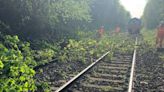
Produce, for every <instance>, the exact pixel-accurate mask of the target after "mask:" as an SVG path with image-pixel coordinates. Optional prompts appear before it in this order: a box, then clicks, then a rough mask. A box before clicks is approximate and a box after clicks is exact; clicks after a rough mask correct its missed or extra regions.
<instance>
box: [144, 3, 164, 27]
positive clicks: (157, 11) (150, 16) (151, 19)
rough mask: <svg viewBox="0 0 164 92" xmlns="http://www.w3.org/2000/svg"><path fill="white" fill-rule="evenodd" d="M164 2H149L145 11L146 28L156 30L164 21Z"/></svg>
mask: <svg viewBox="0 0 164 92" xmlns="http://www.w3.org/2000/svg"><path fill="white" fill-rule="evenodd" d="M163 4H164V0H148V3H147V5H146V7H145V10H144V15H143V20H144V24H145V26H146V28H148V29H154V28H156V27H157V25H158V24H159V22H160V21H161V20H164V6H163Z"/></svg>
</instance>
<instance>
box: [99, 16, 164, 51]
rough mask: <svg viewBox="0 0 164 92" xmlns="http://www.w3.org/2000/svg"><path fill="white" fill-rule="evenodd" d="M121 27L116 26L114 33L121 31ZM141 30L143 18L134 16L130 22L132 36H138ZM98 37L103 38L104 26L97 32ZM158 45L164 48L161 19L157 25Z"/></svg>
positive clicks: (163, 30) (163, 31) (163, 27)
mask: <svg viewBox="0 0 164 92" xmlns="http://www.w3.org/2000/svg"><path fill="white" fill-rule="evenodd" d="M120 30H121V29H120V27H119V26H116V28H115V31H114V33H115V34H118V33H120ZM140 30H141V20H139V19H137V18H133V19H131V20H130V21H129V23H128V33H129V34H130V35H131V36H135V37H136V36H138V35H140ZM97 34H98V37H99V38H102V37H103V35H104V26H101V27H100V29H99V30H98V32H97ZM156 34H157V35H156V47H157V48H164V47H163V43H164V42H163V41H164V21H161V22H160V24H159V25H158V27H157V33H156Z"/></svg>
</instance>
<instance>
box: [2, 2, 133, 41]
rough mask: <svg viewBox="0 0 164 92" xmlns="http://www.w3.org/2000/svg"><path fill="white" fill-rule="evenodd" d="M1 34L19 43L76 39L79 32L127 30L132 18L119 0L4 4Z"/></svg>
mask: <svg viewBox="0 0 164 92" xmlns="http://www.w3.org/2000/svg"><path fill="white" fill-rule="evenodd" d="M0 8H1V9H0V25H4V26H5V27H7V28H6V30H1V32H3V33H6V34H12V35H13V34H14V35H18V36H19V37H20V39H24V40H34V39H44V40H49V41H54V40H55V41H56V40H59V39H61V38H64V37H65V38H67V37H69V38H70V37H71V38H75V37H76V34H75V33H76V31H77V30H95V29H97V28H99V27H100V26H101V25H104V26H105V28H107V29H108V30H109V28H110V29H112V28H114V27H115V26H116V25H119V26H121V27H124V25H125V24H126V22H127V21H128V19H129V17H130V15H129V13H128V12H127V11H125V10H124V8H123V7H122V6H121V5H120V4H119V1H117V0H103V1H101V2H99V0H37V1H34V0H28V1H22V0H21V1H20V0H1V1H0Z"/></svg>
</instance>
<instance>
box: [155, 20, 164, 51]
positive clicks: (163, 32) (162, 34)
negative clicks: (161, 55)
mask: <svg viewBox="0 0 164 92" xmlns="http://www.w3.org/2000/svg"><path fill="white" fill-rule="evenodd" d="M163 40H164V21H161V23H160V24H159V26H158V27H157V35H156V46H157V48H162V47H163V46H162V43H163Z"/></svg>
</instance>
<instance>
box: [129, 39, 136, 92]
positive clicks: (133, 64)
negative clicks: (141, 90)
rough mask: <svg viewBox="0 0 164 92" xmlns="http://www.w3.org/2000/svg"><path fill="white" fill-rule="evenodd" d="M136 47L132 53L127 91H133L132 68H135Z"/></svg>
mask: <svg viewBox="0 0 164 92" xmlns="http://www.w3.org/2000/svg"><path fill="white" fill-rule="evenodd" d="M137 40H138V39H137V37H136V41H135V46H137ZM136 49H137V48H136V47H135V49H134V53H133V60H132V67H131V72H130V79H129V86H128V92H133V91H132V90H133V77H134V69H135V63H136V53H137V50H136Z"/></svg>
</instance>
